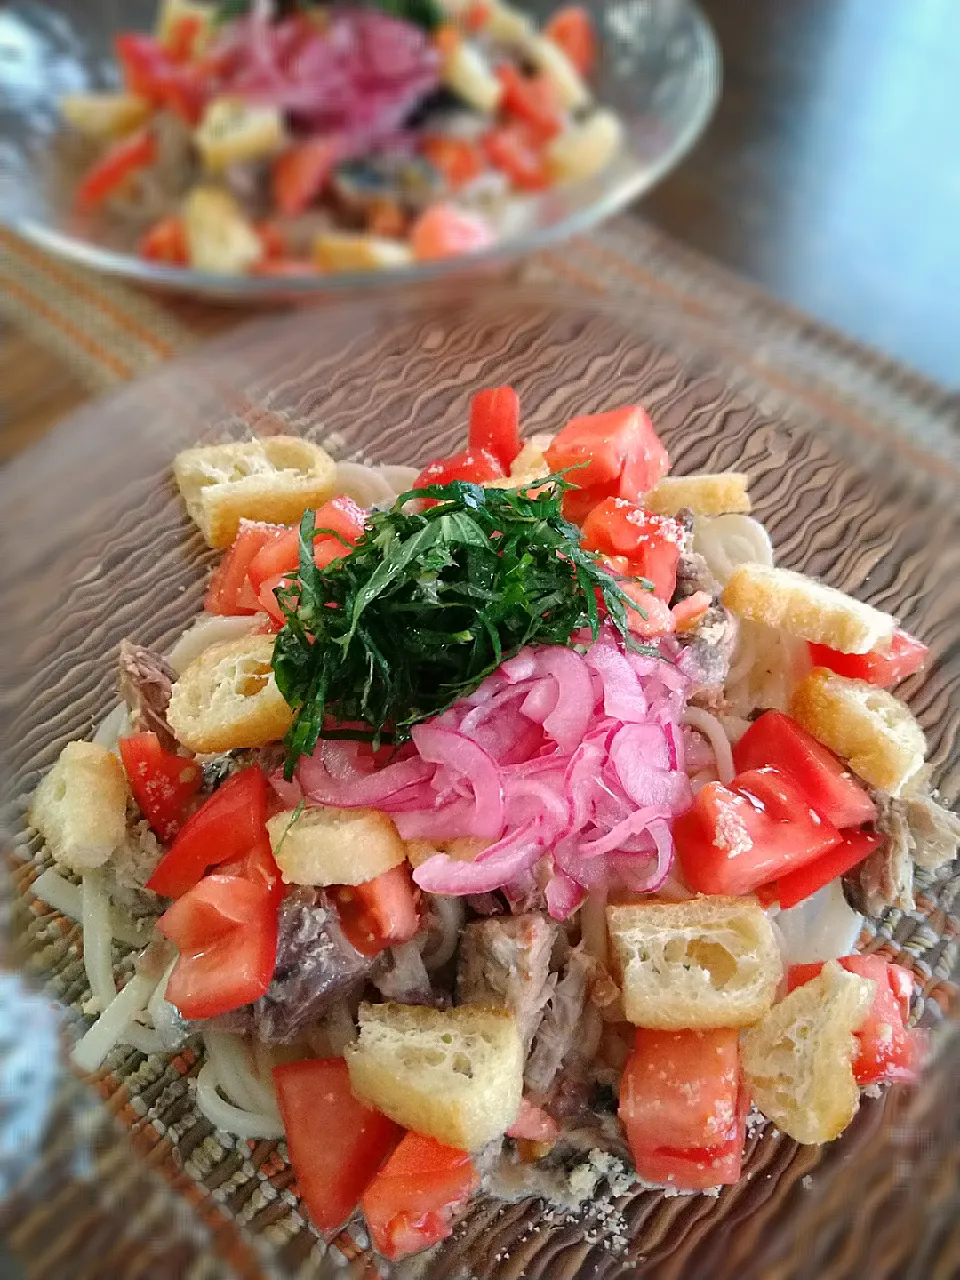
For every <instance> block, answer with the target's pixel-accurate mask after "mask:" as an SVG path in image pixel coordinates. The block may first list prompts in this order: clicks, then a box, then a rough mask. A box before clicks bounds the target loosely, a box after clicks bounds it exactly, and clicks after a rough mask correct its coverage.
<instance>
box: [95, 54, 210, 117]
mask: <svg viewBox="0 0 960 1280" xmlns="http://www.w3.org/2000/svg"><path fill="white" fill-rule="evenodd" d="M114 52H115V53H116V55H117V61H118V62H119V64H120V71H121V74H122V76H123V81H124V84H125V85H126V87H127V88H128V89H129V91H130V92H131V93H135V94H137V95H138V96H139V97H141V98H146V99H147V101H148V102H151V103H152V104H153V105H154V106H155V107H168V108H169V109H170V110H171V111H174V112H175V113H176V114H177V115H178V116H180V117H181V119H183V120H185V121H186V123H187V124H190V125H196V124H199V123H200V117H201V116H202V115H203V110H204V107H205V106H206V102H207V97H208V92H209V81H208V80H207V78H206V76H205V73H204V71H203V69H202V68H201V67H199V66H190V65H186V64H185V63H184V62H182V61H178V60H177V59H176V58H175V57H173V56H171V54H170V53H169V52H168V51H167V50H166V49H165V48H164V47H163V45H162V44H160V42H159V41H158V40H157V39H156V38H155V37H154V36H149V35H144V34H142V33H141V32H139V31H124V32H122V33H121V34H120V35H118V36H117V37H116V39H115V40H114Z"/></svg>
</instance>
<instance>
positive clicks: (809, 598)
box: [723, 564, 897, 653]
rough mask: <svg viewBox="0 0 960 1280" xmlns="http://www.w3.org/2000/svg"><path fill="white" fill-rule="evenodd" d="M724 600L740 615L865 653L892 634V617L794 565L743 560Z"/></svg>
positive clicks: (893, 621)
mask: <svg viewBox="0 0 960 1280" xmlns="http://www.w3.org/2000/svg"><path fill="white" fill-rule="evenodd" d="M723 603H724V604H725V605H726V606H727V608H728V609H729V610H730V611H731V612H732V613H736V614H738V615H739V616H740V617H741V618H749V619H750V620H751V621H752V622H764V623H766V624H767V626H768V627H779V628H781V629H782V630H784V631H788V632H790V634H791V635H795V636H800V638H801V639H803V640H813V641H815V642H816V643H817V644H825V645H829V646H830V648H831V649H839V650H840V652H841V653H867V652H868V651H869V650H870V649H875V648H876V647H877V645H879V644H882V643H883V642H884V641H887V640H889V639H890V637H891V636H892V635H893V630H894V627H895V626H896V625H897V621H896V618H894V617H892V616H891V614H889V613H881V612H880V610H879V609H874V608H872V607H871V606H870V605H868V604H863V603H862V602H861V601H860V600H854V599H853V597H852V596H848V595H845V594H844V593H843V592H842V591H837V590H836V588H835V587H828V586H825V585H824V584H823V583H822V582H816V581H815V580H814V579H813V578H808V577H806V576H805V575H804V574H802V573H794V572H793V570H792V569H777V568H774V567H772V566H769V565H764V564H742V565H740V566H739V567H738V568H737V569H735V570H734V572H733V573H732V574H731V576H730V580H729V581H728V583H727V585H726V587H724V591H723Z"/></svg>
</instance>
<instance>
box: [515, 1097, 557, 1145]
mask: <svg viewBox="0 0 960 1280" xmlns="http://www.w3.org/2000/svg"><path fill="white" fill-rule="evenodd" d="M559 1133H560V1126H559V1125H558V1124H557V1122H556V1120H554V1118H553V1116H552V1115H550V1114H549V1113H548V1112H546V1111H544V1110H543V1108H542V1107H538V1106H535V1105H534V1104H533V1103H532V1102H531V1101H530V1100H529V1099H528V1098H523V1099H521V1101H520V1114H519V1115H518V1116H517V1118H516V1120H514V1122H513V1124H512V1125H511V1126H510V1128H509V1129H508V1130H507V1137H508V1138H526V1139H527V1141H528V1142H553V1140H554V1139H555V1138H556V1137H557V1136H558V1135H559Z"/></svg>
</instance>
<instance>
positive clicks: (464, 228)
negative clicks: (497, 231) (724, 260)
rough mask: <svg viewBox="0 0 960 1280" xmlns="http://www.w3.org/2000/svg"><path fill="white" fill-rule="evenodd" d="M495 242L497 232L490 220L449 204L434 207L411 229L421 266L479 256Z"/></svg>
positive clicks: (415, 255) (414, 250) (412, 247)
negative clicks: (422, 264) (482, 250)
mask: <svg viewBox="0 0 960 1280" xmlns="http://www.w3.org/2000/svg"><path fill="white" fill-rule="evenodd" d="M493 241H494V235H493V228H492V227H491V226H490V224H489V223H488V222H487V220H486V218H482V217H481V216H480V215H479V214H477V213H467V212H465V211H464V210H462V209H456V208H454V207H453V205H449V204H433V205H430V207H429V208H428V209H425V210H424V211H423V213H421V215H420V217H419V218H418V219H417V220H416V222H415V223H414V224H413V226H412V227H411V228H410V248H411V249H412V250H413V256H414V257H415V258H416V259H417V260H418V261H419V262H435V261H437V260H438V259H440V258H457V257H459V256H460V254H462V253H476V252H477V251H478V250H480V249H488V248H489V247H490V245H492V244H493Z"/></svg>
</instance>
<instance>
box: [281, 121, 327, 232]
mask: <svg viewBox="0 0 960 1280" xmlns="http://www.w3.org/2000/svg"><path fill="white" fill-rule="evenodd" d="M342 151H343V147H342V143H341V141H340V139H339V138H336V137H331V136H327V137H318V138H308V139H307V141H306V142H295V143H294V144H293V145H292V146H290V147H288V148H287V149H286V151H284V152H282V154H281V155H279V156H278V157H277V158H276V160H275V161H274V162H273V168H272V170H271V173H270V190H271V194H272V197H273V203H274V206H275V208H276V209H277V210H278V211H279V212H280V213H282V214H284V215H286V217H288V218H292V217H295V216H296V215H297V214H298V213H303V211H304V209H307V208H308V207H309V206H310V205H311V204H312V203H313V201H314V200H315V199H316V198H317V196H319V195H320V193H321V191H323V188H324V187H325V186H326V184H327V179H328V178H329V176H330V174H331V172H332V170H333V167H334V165H335V164H336V163H337V161H338V160H339V159H340V156H341V154H342Z"/></svg>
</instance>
